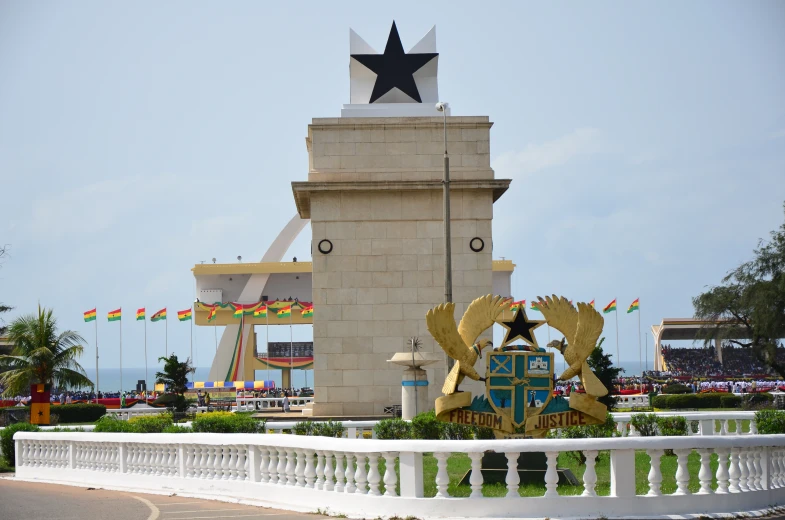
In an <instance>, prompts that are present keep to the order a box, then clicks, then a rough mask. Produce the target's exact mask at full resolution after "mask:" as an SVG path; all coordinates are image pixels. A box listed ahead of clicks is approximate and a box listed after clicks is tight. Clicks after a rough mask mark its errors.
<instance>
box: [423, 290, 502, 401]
mask: <svg viewBox="0 0 785 520" xmlns="http://www.w3.org/2000/svg"><path fill="white" fill-rule="evenodd" d="M507 307H509V300H508V299H506V298H502V297H501V296H491V295H488V296H482V297H480V298H477V299H476V300H474V301H473V302H471V303H470V304H469V307H468V308H467V309H466V312H465V313H464V315H463V318H461V323H460V325H458V326H457V327H456V326H455V316H454V312H455V304H454V303H443V304H441V305H439V306H437V307H434V308H433V309H431V310H429V311H428V313H427V314H426V315H425V321H426V323H427V325H428V330H429V331H430V333H431V335H433V337H434V339H435V340H436V342H437V343H439V346H441V347H442V349H444V351H445V352H446V353H447V355H448V356H450V357H451V358H453V359H454V360H455V365H453V367H452V370H450V373H449V374H447V378H446V379H445V380H444V386H443V387H442V393H444V394H445V395H451V394H454V393H455V392H456V391H457V390H458V385H460V384H461V381H463V378H464V377H465V376H468V377H470V378H471V379H474V380H475V381H479V380H481V379H482V378H481V377H480V374H478V373H477V371H476V370H475V369H474V364H475V363H476V362H477V358H478V357H480V353H481V352H482V349H483V348H485V347H487V346H488V345H490V346H493V344H492V343H491V342H490V341H489V340H487V339H484V340H481V341H479V342H477V343H475V342H476V341H477V338H478V337H479V336H480V334H482V333H483V331H484V330H485V329H487V328H488V327H490V326H492V325H493V324H494V323H495V322H496V318H497V317H498V316H499V314H501V313H502V311H503V310H504V309H505V308H507Z"/></svg>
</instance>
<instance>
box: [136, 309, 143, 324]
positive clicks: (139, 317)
mask: <svg viewBox="0 0 785 520" xmlns="http://www.w3.org/2000/svg"><path fill="white" fill-rule="evenodd" d="M144 318H145V313H144V307H142V308H141V309H137V310H136V321H144Z"/></svg>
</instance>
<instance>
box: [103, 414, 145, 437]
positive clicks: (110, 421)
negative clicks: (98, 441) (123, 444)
mask: <svg viewBox="0 0 785 520" xmlns="http://www.w3.org/2000/svg"><path fill="white" fill-rule="evenodd" d="M93 431H94V432H96V433H136V432H138V430H137V429H136V427H135V426H134V425H133V424H131V422H129V421H122V420H120V419H117V418H116V417H114V416H112V415H104V416H103V417H101V418H100V419H98V420H97V421H96V422H95V429H94V430H93Z"/></svg>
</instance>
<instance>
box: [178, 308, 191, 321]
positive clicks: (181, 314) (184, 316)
mask: <svg viewBox="0 0 785 520" xmlns="http://www.w3.org/2000/svg"><path fill="white" fill-rule="evenodd" d="M177 319H178V320H180V321H188V320H190V319H191V309H185V310H184V311H177Z"/></svg>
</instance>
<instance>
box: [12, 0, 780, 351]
mask: <svg viewBox="0 0 785 520" xmlns="http://www.w3.org/2000/svg"><path fill="white" fill-rule="evenodd" d="M393 19H395V20H396V21H397V23H398V28H399V31H400V33H401V38H402V40H403V44H404V47H406V48H407V49H408V48H409V47H411V46H413V45H414V44H415V43H416V42H417V41H418V40H419V38H420V37H421V36H422V35H424V34H425V33H426V32H427V31H428V29H430V28H431V26H432V25H436V26H437V45H438V49H439V52H440V53H441V56H440V59H439V65H440V70H439V74H440V79H439V80H440V89H441V97H442V98H443V99H444V100H446V101H449V102H450V103H451V105H452V107H453V114H454V115H489V116H490V118H491V120H492V121H494V127H493V129H492V133H491V139H492V140H491V153H492V163H493V167H494V168H495V170H496V176H497V177H499V178H510V179H513V183H512V186H511V188H510V190H509V191H508V192H507V193H506V194H505V195H504V197H502V199H500V200H499V201H498V202H497V203H496V205H495V208H494V209H495V215H494V216H495V219H494V248H495V250H494V256H495V257H497V258H501V257H506V258H511V259H514V260H515V262H516V264H517V266H518V268H517V273H516V275H515V277H514V291H515V296H516V298H518V299H521V298H525V299H527V300H531V299H532V298H533V297H534V296H536V295H538V294H539V295H544V294H546V293H559V294H564V295H566V296H568V297H570V298H572V299H576V300H584V301H589V300H591V299H596V300H597V303H598V305H599V306H603V305H605V304H606V303H608V302H609V301H610V300H612V299H613V298H614V297H618V299H619V309H620V311H621V312H620V313H619V332H620V338H621V350H622V361H623V362H630V361H637V359H638V333H637V326H638V323H637V316H636V315H634V314H633V315H629V316H628V315H627V314H625V313H624V310H625V309H626V307H627V305H629V303H630V302H631V301H632V300H633V299H635V298H636V297H640V299H641V317H642V322H643V328H644V330H647V329H648V326H650V325H652V324H654V323H659V322H660V320H661V319H662V318H663V317H688V316H691V315H692V305H691V298H692V297H693V296H695V295H697V294H699V293H700V292H701V291H702V290H703V289H704V288H705V287H706V286H708V285H711V284H714V283H717V282H718V281H719V280H720V279H721V277H722V276H723V274H724V273H725V272H726V271H728V270H729V269H730V268H732V267H733V266H735V265H736V264H737V263H739V262H741V261H744V260H746V259H748V258H749V257H750V255H751V251H752V249H753V248H754V246H755V245H756V243H757V241H758V239H759V238H762V237H765V236H767V234H768V232H769V231H770V230H772V229H775V228H777V227H778V226H779V225H780V224H781V223H782V221H783V212H782V203H783V201H784V200H785V95H783V93H785V4H783V3H782V2H763V1H762V2H723V1H714V2H698V1H695V2H687V3H684V2H669V3H659V2H656V3H655V2H634V3H627V2H617V3H610V2H592V3H570V4H567V3H562V2H553V3H548V4H539V3H538V4H535V3H528V2H526V3H524V2H509V3H487V2H486V3H478V2H449V3H447V2H428V3H427V4H424V3H422V2H405V1H399V2H394V3H390V4H385V5H383V6H380V5H373V6H372V5H371V4H369V3H368V2H355V3H350V2H341V3H336V2H312V3H308V4H296V5H295V4H291V5H290V3H282V2H279V3H268V2H265V3H262V2H240V1H238V2H232V3H229V4H226V3H209V4H208V3H194V2H184V1H182V2H165V3H158V2H151V3H147V4H144V3H143V4H139V3H134V4H131V3H124V4H122V3H116V2H111V3H106V2H97V1H96V2H68V3H66V2H24V1H12V0H9V1H5V2H2V3H0V187H1V188H0V190H1V193H2V195H3V196H2V199H1V200H2V206H1V207H2V219H0V243H2V244H9V245H10V256H9V257H8V258H6V259H5V260H4V261H3V264H2V268H0V301H2V302H4V303H6V304H10V305H13V306H14V307H15V310H14V311H13V312H11V313H8V314H7V315H6V319H12V318H13V317H14V316H16V315H18V314H20V313H28V312H31V311H33V310H34V309H35V306H36V304H37V303H38V302H40V303H41V304H42V305H45V306H48V307H53V308H54V309H55V312H56V314H57V316H58V317H59V320H60V325H61V327H65V328H71V329H75V330H77V331H80V332H81V333H82V334H83V335H84V336H85V337H86V338H87V339H88V341H89V343H90V344H89V346H88V348H87V349H86V358H85V360H84V361H85V364H86V365H91V364H92V362H91V361H89V360H91V359H93V356H94V350H93V348H94V347H93V337H94V336H93V328H92V324H85V323H83V321H82V312H83V311H85V310H87V309H90V308H92V307H95V306H97V307H98V311H99V340H101V342H102V343H101V349H102V350H101V352H102V366H117V364H118V361H119V356H118V353H117V334H118V330H117V324H116V323H112V324H109V323H106V312H107V311H109V310H112V309H114V308H117V307H122V308H123V310H124V314H125V320H124V323H123V345H124V365H125V366H143V362H142V361H141V357H140V356H139V355H138V353H139V352H140V351H141V345H142V325H141V323H136V322H134V321H132V313H133V311H135V310H136V308H137V307H140V306H146V307H147V309H148V315H149V314H152V312H154V311H155V310H158V309H159V308H161V307H164V306H166V307H168V309H169V311H170V313H171V314H172V315H174V311H176V310H177V309H183V308H187V307H188V306H189V304H190V302H191V301H192V300H193V296H194V294H193V290H194V282H193V277H192V275H191V272H190V268H191V267H192V266H193V265H194V264H195V263H198V262H200V261H203V260H209V259H210V258H212V257H216V258H217V259H218V261H219V262H230V261H234V259H235V258H236V257H237V256H238V255H242V257H243V259H246V260H251V261H255V260H258V259H259V258H260V257H261V256H262V254H263V253H264V251H265V249H266V247H267V246H268V245H269V243H270V242H271V240H272V239H273V238H274V237H275V235H276V234H277V233H278V230H279V229H280V228H281V227H282V226H283V225H284V224H285V223H286V222H287V221H288V219H289V218H291V216H292V215H293V214H294V213H295V205H294V201H293V197H292V194H291V186H290V184H289V183H290V182H291V181H295V180H298V181H299V180H305V178H306V174H307V154H306V149H305V141H304V137H305V135H306V131H307V125H308V123H309V121H310V120H311V118H312V117H336V116H338V115H339V114H340V107H341V104H342V103H347V102H348V98H349V75H348V67H347V65H348V62H349V57H348V44H349V38H348V34H349V28H350V27H351V28H354V29H355V30H356V31H357V32H358V33H359V34H360V35H361V36H363V38H365V40H366V41H368V43H369V44H371V45H372V46H374V47H375V48H376V49H377V51H381V50H382V49H383V48H384V44H385V41H386V38H387V34H388V32H389V29H390V24H391V22H392V20H393ZM309 234H310V233H308V232H304V233H303V236H301V237H300V239H298V241H297V243H296V244H295V245H294V246H293V247H292V250H291V251H290V253H289V256H297V257H299V258H300V259H305V258H308V257H309V256H310V255H309V237H308V236H307V235H309ZM282 329H283V328H282ZM148 333H149V341H150V348H151V351H152V352H153V354H156V352H157V350H160V353H159V354H162V353H163V326H162V324H148ZM606 334H607V335H608V336H609V338H608V345H609V346H610V347H611V349H612V350H615V331H614V329H613V319H611V320H609V321H608V322H607V325H606ZM288 335H289V332H288V330H278V331H276V332H275V333H273V334H271V339H281V340H283V339H287V340H288ZM212 336H213V334H212V330H205V329H198V330H197V334H196V338H197V346H198V352H199V355H198V357H197V361H198V364H199V365H200V366H203V365H207V364H209V359H208V356H209V354H210V353H211V352H212V350H213V348H214V347H213V338H212ZM309 337H310V331H309V330H307V329H306V328H304V327H303V328H300V330H296V331H295V340H297V339H308V338H309ZM542 339H544V334H543V338H542ZM169 345H170V348H172V349H173V350H174V351H175V352H177V353H178V354H182V355H187V352H188V326H187V324H181V323H178V322H177V321H171V322H170V323H169ZM156 349H157V350H156Z"/></svg>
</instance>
